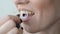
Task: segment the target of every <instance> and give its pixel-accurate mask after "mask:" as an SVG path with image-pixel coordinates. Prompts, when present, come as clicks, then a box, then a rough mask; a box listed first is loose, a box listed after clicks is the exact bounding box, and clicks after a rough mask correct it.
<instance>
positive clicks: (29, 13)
mask: <svg viewBox="0 0 60 34" xmlns="http://www.w3.org/2000/svg"><path fill="white" fill-rule="evenodd" d="M33 15H34V13H33V12H32V11H20V18H21V19H26V18H27V17H28V16H33Z"/></svg>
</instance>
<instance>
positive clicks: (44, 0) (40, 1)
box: [30, 0, 50, 9]
mask: <svg viewBox="0 0 60 34" xmlns="http://www.w3.org/2000/svg"><path fill="white" fill-rule="evenodd" d="M30 1H31V2H30V3H31V5H32V7H33V8H38V9H39V8H43V7H46V6H47V5H49V3H50V0H30Z"/></svg>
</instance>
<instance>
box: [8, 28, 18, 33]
mask: <svg viewBox="0 0 60 34" xmlns="http://www.w3.org/2000/svg"><path fill="white" fill-rule="evenodd" d="M17 33H18V29H17V28H16V27H15V28H13V29H11V30H10V31H9V32H8V33H7V34H17Z"/></svg>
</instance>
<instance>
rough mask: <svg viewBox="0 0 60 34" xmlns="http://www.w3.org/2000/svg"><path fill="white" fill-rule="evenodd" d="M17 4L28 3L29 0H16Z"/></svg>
mask: <svg viewBox="0 0 60 34" xmlns="http://www.w3.org/2000/svg"><path fill="white" fill-rule="evenodd" d="M16 3H17V4H28V3H29V0H16Z"/></svg>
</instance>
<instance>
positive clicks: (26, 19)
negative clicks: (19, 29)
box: [22, 16, 32, 22]
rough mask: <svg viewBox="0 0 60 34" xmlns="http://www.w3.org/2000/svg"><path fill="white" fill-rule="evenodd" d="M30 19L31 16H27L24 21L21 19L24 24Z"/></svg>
mask: <svg viewBox="0 0 60 34" xmlns="http://www.w3.org/2000/svg"><path fill="white" fill-rule="evenodd" d="M31 18H32V16H29V17H27V18H25V19H22V21H23V22H26V21H29V20H30V19H31Z"/></svg>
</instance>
